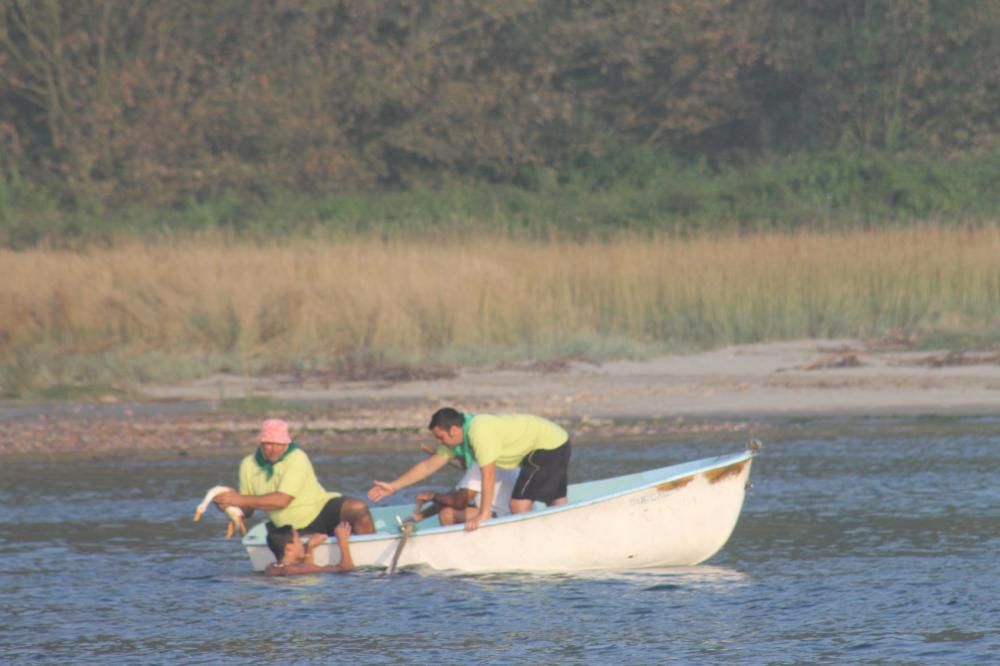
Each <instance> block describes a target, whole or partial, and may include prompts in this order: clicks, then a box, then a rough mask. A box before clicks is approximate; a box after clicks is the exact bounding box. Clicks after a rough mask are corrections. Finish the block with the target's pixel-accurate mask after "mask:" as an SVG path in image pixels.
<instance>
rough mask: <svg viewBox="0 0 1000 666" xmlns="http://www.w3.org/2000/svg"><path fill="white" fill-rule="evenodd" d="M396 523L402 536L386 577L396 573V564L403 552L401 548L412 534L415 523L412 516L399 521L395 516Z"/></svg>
mask: <svg viewBox="0 0 1000 666" xmlns="http://www.w3.org/2000/svg"><path fill="white" fill-rule="evenodd" d="M396 522H398V523H399V528H400V530H402V535H401V536H400V537H399V545H398V546H396V552H395V553H393V554H392V561H391V562H389V571H388V572H387V573H388V575H390V576H391V575H392V574H393V573H395V572H396V564H397V563H398V562H399V555H400V553H402V552H403V546H405V545H406V541H407V540H408V539H409V538H410V535H411V534H413V528H414V526H415V525H416V522H414V520H413V516H410V517H409V518H407V519H406V520H400V519H399V516H396Z"/></svg>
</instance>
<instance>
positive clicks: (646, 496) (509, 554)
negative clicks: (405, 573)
mask: <svg viewBox="0 0 1000 666" xmlns="http://www.w3.org/2000/svg"><path fill="white" fill-rule="evenodd" d="M758 449H759V444H758V443H757V442H751V444H750V445H749V446H748V447H747V450H746V451H745V452H742V453H737V454H732V455H725V456H718V457H714V458H703V459H701V460H695V461H693V462H687V463H682V464H679V465H671V466H669V467H661V468H658V469H652V470H648V471H645V472H639V473H636V474H628V475H625V476H616V477H612V478H609V479H601V480H598V481H586V482H584V483H576V484H572V485H570V487H569V493H568V495H567V498H568V502H567V503H566V504H564V505H562V506H555V507H550V508H543V509H536V510H535V511H532V512H530V513H522V514H517V515H512V516H506V517H504V518H496V519H493V520H490V521H487V522H485V523H483V524H482V526H481V527H480V528H479V529H478V530H476V531H474V532H466V531H465V529H464V526H463V525H453V526H449V527H441V526H440V525H438V523H437V519H436V518H429V519H428V520H426V521H424V522H422V523H419V524H418V525H417V526H416V529H415V531H414V532H413V534H412V535H411V536H410V537H409V540H408V541H407V543H406V544H405V547H404V548H403V550H402V551H401V553H400V556H399V563H398V566H399V567H407V566H425V567H430V568H432V569H441V570H446V569H450V570H457V571H463V572H470V573H478V572H490V571H538V572H563V571H586V570H592V569H635V568H643V567H663V566H688V565H693V564H698V563H700V562H704V561H705V560H707V559H708V558H710V557H712V556H713V555H715V553H717V552H718V551H719V550H720V549H721V548H722V546H723V545H725V543H726V541H727V540H728V539H729V536H730V535H731V534H732V532H733V529H734V528H735V527H736V521H737V519H738V518H739V515H740V510H741V509H742V507H743V497H744V495H745V492H746V487H747V485H748V482H749V478H750V465H751V463H752V459H753V457H754V455H755V454H756V452H757V450H758ZM412 511H413V506H412V504H406V505H394V506H385V507H377V506H376V507H372V508H371V512H372V518H373V519H374V521H375V529H376V532H375V533H374V534H366V535H354V536H352V537H351V555H352V557H353V559H354V563H355V565H356V566H359V567H364V566H371V567H388V566H389V563H390V562H391V561H392V558H393V555H394V554H395V552H396V549H397V546H398V545H399V540H400V537H401V533H400V528H399V520H401V519H404V518H406V517H408V516H409V515H410V513H411V512H412ZM265 537H266V531H265V527H264V524H263V523H261V524H258V525H256V526H255V527H254V528H252V529H251V530H250V531H249V533H248V534H247V535H246V536H245V537H244V538H243V545H244V546H246V549H247V553H249V555H250V561H251V563H252V565H253V568H254V569H255V570H256V571H262V570H263V569H264V568H265V567H266V566H267V565H268V564H270V563H271V562H273V561H274V556H273V555H272V554H271V551H270V550H268V548H267V544H266V542H265ZM339 557H340V553H339V550H338V548H337V546H336V540H335V539H334V538H333V537H331V538H330V539H329V540H328V541H327V543H326V544H323V545H321V546H319V547H318V548H317V549H316V553H315V562H316V563H317V564H336V563H337V561H338V560H339Z"/></svg>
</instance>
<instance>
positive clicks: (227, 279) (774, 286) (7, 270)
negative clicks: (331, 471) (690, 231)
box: [0, 226, 1000, 395]
mask: <svg viewBox="0 0 1000 666" xmlns="http://www.w3.org/2000/svg"><path fill="white" fill-rule="evenodd" d="M0 271H2V274H3V276H4V279H3V281H2V282H0V362H2V367H3V370H2V373H3V374H2V378H3V389H4V390H5V391H6V393H7V394H13V395H17V394H28V393H31V392H32V391H37V390H39V389H40V388H41V387H44V386H46V385H52V384H59V383H62V384H67V383H69V384H72V383H80V382H83V383H87V382H97V381H104V382H109V381H113V380H114V379H115V378H125V379H136V378H138V379H163V378H171V377H173V376H177V375H178V374H185V375H188V376H189V375H194V374H198V373H204V372H208V371H211V370H217V369H227V368H228V369H230V370H238V371H244V372H250V371H254V370H255V369H258V368H260V367H261V366H262V365H264V364H283V365H297V366H299V367H302V366H313V367H323V366H329V365H330V364H332V363H335V362H336V361H337V359H342V358H344V357H345V356H351V355H359V354H360V355H369V356H372V357H379V358H385V359H396V360H399V359H402V360H408V361H414V362H420V361H453V362H470V361H484V360H496V359H499V358H510V357H522V358H524V357H532V356H552V355H560V354H571V353H586V354H591V355H596V356H622V355H636V354H643V353H655V352H657V351H663V350H665V349H681V348H684V349H691V348H699V347H711V346H717V345H724V344H728V343H744V342H755V341H763V340H775V339H783V338H796V337H803V336H806V337H829V336H841V335H878V334H880V333H884V332H887V331H890V330H896V331H899V332H921V333H924V334H930V333H934V332H942V331H944V332H947V331H979V332H984V333H985V334H986V335H989V332H990V331H993V332H994V335H997V333H996V332H998V331H1000V314H998V313H1000V227H997V226H989V227H980V228H977V229H969V230H962V229H954V228H941V227H932V226H927V227H920V228H913V229H889V230H879V231H851V232H840V233H820V232H810V233H768V234H753V235H738V234H730V235H720V236H707V235H705V236H697V237H692V238H686V239H682V238H675V237H668V236H655V235H654V236H649V235H630V236H623V237H618V238H615V239H611V240H605V241H599V240H590V241H572V240H549V241H544V242H542V241H534V242H526V241H518V240H514V239H510V238H508V237H493V236H486V235H481V236H472V237H466V238H462V239H452V240H448V239H438V240H426V239H425V240H406V241H392V240H384V241H383V240H377V239H372V238H354V239H350V240H343V241H333V240H329V241H318V240H307V239H302V238H298V239H295V238H293V239H289V240H287V241H285V242H277V241H270V242H266V243H259V244H254V243H241V244H236V245H233V244H231V243H230V242H229V241H226V240H225V239H222V238H220V237H218V236H203V237H200V238H189V239H186V240H176V241H170V242H160V243H156V244H144V243H141V242H137V241H125V242H121V243H118V244H115V245H112V246H110V247H103V248H98V247H90V248H89V249H86V250H81V251H75V252H73V251H61V250H52V249H32V250H27V251H21V252H14V251H10V250H0ZM997 337H1000V335H997Z"/></svg>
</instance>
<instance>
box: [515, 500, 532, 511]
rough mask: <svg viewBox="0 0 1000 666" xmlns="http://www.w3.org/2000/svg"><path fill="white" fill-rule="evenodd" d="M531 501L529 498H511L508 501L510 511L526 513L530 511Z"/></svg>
mask: <svg viewBox="0 0 1000 666" xmlns="http://www.w3.org/2000/svg"><path fill="white" fill-rule="evenodd" d="M532 504H533V502H532V501H531V500H530V499H512V500H511V501H510V512H511V513H528V512H529V511H531V505H532Z"/></svg>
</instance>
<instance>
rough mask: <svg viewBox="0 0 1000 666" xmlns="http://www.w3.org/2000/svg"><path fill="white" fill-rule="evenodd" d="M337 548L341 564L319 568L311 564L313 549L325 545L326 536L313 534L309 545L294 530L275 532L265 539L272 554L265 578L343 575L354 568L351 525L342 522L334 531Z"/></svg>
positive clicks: (318, 565)
mask: <svg viewBox="0 0 1000 666" xmlns="http://www.w3.org/2000/svg"><path fill="white" fill-rule="evenodd" d="M333 534H334V536H336V537H337V545H338V546H340V562H338V563H337V564H327V565H320V564H316V563H315V562H314V561H313V557H314V555H315V552H316V548H317V547H318V546H320V545H322V544H323V543H325V542H326V536H327V535H325V534H319V533H317V534H312V535H310V537H309V541H307V542H306V543H305V544H303V543H302V538H301V537H300V536H299V531H298V530H297V529H295V528H294V527H293V528H291V529H289V530H288V531H287V532H286V531H275V532H272V533H270V534H268V535H267V547H268V548H270V549H271V552H272V553H274V559H275V560H276V561H275V562H272V563H271V564H268V565H267V568H266V569H264V574H265V575H267V576H298V575H301V574H314V573H346V572H348V571H350V570H351V569H353V568H354V561H353V560H352V559H351V546H350V539H351V524H350V523H347V522H344V523H340V524H339V525H337V527H336V528H334V530H333Z"/></svg>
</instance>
